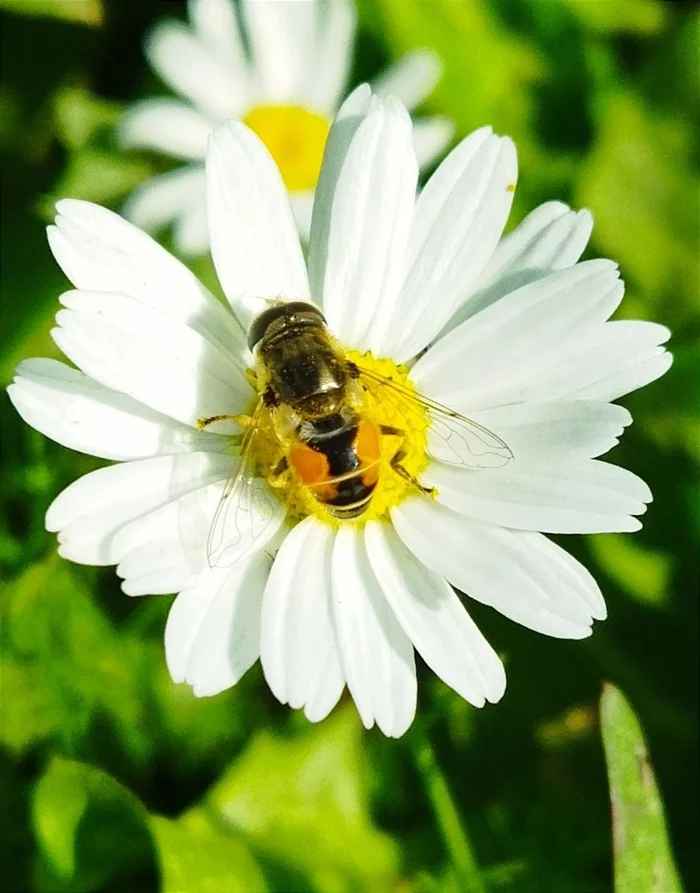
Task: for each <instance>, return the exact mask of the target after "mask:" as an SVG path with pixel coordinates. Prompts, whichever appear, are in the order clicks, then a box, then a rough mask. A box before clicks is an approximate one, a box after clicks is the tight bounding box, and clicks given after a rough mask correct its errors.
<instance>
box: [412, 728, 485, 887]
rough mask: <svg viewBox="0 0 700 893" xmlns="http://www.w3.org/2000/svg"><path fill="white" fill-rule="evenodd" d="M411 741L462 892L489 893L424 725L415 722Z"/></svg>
mask: <svg viewBox="0 0 700 893" xmlns="http://www.w3.org/2000/svg"><path fill="white" fill-rule="evenodd" d="M411 738H412V740H413V756H414V759H415V761H416V765H417V767H418V771H419V773H420V775H421V778H422V779H423V783H424V784H425V790H426V792H427V794H428V799H429V800H430V804H431V806H432V808H433V812H434V813H435V818H436V819H437V822H438V825H439V827H440V833H441V834H442V838H443V841H444V843H445V847H446V849H447V851H448V853H449V855H450V859H451V861H452V867H453V869H454V872H455V875H456V877H457V880H458V882H459V887H460V890H461V891H462V893H486V888H485V887H484V884H483V882H482V879H481V876H480V873H479V866H478V864H477V861H476V858H475V856H474V853H473V852H472V849H471V846H470V844H469V838H468V837H467V834H466V832H465V830H464V828H463V827H462V821H461V819H460V815H459V810H458V809H457V804H456V803H455V801H454V800H453V798H452V794H451V793H450V789H449V787H448V784H447V781H446V779H445V776H444V774H443V772H442V770H441V769H440V766H439V764H438V761H437V758H436V756H435V751H434V749H433V746H432V744H431V743H430V740H429V739H428V736H427V734H426V732H425V729H424V728H423V726H422V724H421V723H420V722H415V723H414V725H413V729H412V730H411Z"/></svg>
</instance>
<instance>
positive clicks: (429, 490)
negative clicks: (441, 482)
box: [389, 448, 437, 497]
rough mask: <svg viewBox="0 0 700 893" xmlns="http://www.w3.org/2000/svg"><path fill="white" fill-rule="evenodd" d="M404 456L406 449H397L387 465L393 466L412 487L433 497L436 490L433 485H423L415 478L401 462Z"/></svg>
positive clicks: (435, 494)
mask: <svg viewBox="0 0 700 893" xmlns="http://www.w3.org/2000/svg"><path fill="white" fill-rule="evenodd" d="M405 458H406V451H405V450H404V449H403V448H402V449H399V450H398V451H397V452H396V453H394V455H393V457H392V458H391V461H390V462H389V465H391V467H392V468H393V470H394V471H395V472H396V473H397V474H398V475H399V477H402V478H403V479H404V480H405V481H407V482H408V483H409V484H410V485H411V486H412V487H415V489H416V490H418V492H419V493H423V494H424V495H425V496H430V497H434V496H437V490H436V489H435V487H424V486H423V484H421V483H420V481H419V480H417V478H415V477H414V476H413V475H412V474H411V472H410V471H407V470H406V469H405V468H404V467H403V465H402V464H401V462H402V461H403V459H405Z"/></svg>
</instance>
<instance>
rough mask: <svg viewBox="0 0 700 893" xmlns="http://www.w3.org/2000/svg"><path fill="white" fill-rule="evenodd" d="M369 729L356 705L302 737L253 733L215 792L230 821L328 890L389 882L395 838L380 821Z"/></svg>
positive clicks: (221, 810) (214, 798)
mask: <svg viewBox="0 0 700 893" xmlns="http://www.w3.org/2000/svg"><path fill="white" fill-rule="evenodd" d="M366 777H367V766H366V764H365V760H364V754H363V750H362V731H361V727H360V724H359V721H358V718H357V714H356V713H355V711H354V710H353V709H351V708H348V709H347V710H344V711H341V712H338V713H337V715H336V716H334V717H332V718H331V719H328V720H326V721H325V722H324V723H323V724H322V725H320V726H315V727H313V728H312V729H310V730H309V731H308V732H307V733H306V734H305V735H304V736H303V737H301V738H298V739H294V740H284V739H280V738H277V737H274V736H273V735H271V734H269V733H268V732H261V733H259V734H258V735H256V737H255V738H254V739H253V741H252V743H251V744H250V746H249V748H248V750H247V751H246V752H245V753H244V754H243V756H242V757H241V758H240V759H239V760H238V761H237V762H236V763H234V765H233V766H232V767H231V769H230V770H229V771H228V772H227V773H226V774H225V775H224V777H223V778H222V779H221V780H220V782H219V783H218V784H217V785H216V787H215V788H214V789H213V791H212V792H211V795H210V798H209V800H210V804H211V806H212V807H213V808H214V809H215V810H216V812H217V813H218V814H219V815H220V816H221V818H222V819H223V820H224V821H225V822H226V823H227V824H228V825H230V826H231V827H234V828H237V829H238V830H240V831H242V832H244V833H245V834H247V835H248V836H249V837H250V838H251V840H253V841H255V843H256V845H257V847H258V848H259V849H260V850H261V851H264V852H266V853H267V854H268V855H269V856H270V857H272V858H274V859H276V860H281V861H282V862H285V863H287V864H288V865H289V866H290V867H291V868H293V869H296V870H301V871H303V872H305V873H306V874H307V875H308V876H309V878H310V879H311V880H312V881H313V883H314V884H315V885H316V886H317V887H318V888H319V889H321V890H332V891H338V893H342V891H346V890H347V891H355V890H387V889H389V887H390V886H391V884H392V880H393V879H394V878H395V874H396V868H397V864H396V863H397V854H396V849H395V847H394V845H393V843H392V842H391V841H390V840H389V838H387V837H386V836H385V835H384V834H382V833H381V832H379V831H377V830H376V828H375V827H374V826H373V824H372V821H371V819H370V815H369V804H368V797H367V792H366V789H365V785H364V780H365V779H366Z"/></svg>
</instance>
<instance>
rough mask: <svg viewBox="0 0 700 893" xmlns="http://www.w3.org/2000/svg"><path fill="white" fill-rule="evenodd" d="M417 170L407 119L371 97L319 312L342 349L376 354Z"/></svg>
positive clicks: (345, 180) (337, 205)
mask: <svg viewBox="0 0 700 893" xmlns="http://www.w3.org/2000/svg"><path fill="white" fill-rule="evenodd" d="M417 179H418V166H417V163H416V157H415V151H414V149H413V135H412V128H411V119H410V118H409V116H408V113H407V112H406V110H405V109H404V108H403V107H402V106H401V104H400V103H399V102H398V101H397V100H396V99H394V98H393V97H389V98H388V99H386V100H383V101H382V100H379V99H377V98H376V97H375V98H373V99H372V101H371V103H370V107H369V110H368V113H367V116H366V118H365V120H364V121H363V122H362V124H361V125H360V127H359V128H358V129H357V131H356V133H355V135H354V137H353V140H352V143H351V145H350V147H349V150H348V152H347V154H346V156H345V159H344V161H343V165H342V169H341V171H340V175H339V177H338V180H337V183H336V187H335V194H334V196H333V200H332V209H331V217H330V233H329V239H328V245H327V257H326V266H325V274H324V276H323V285H322V300H323V310H324V313H325V314H326V318H327V319H328V323H329V326H330V327H331V330H332V331H333V332H334V333H335V334H336V335H337V336H338V337H339V338H340V339H341V340H342V341H344V342H345V343H346V344H348V345H351V346H353V347H358V348H360V349H369V348H372V349H374V350H379V349H380V348H379V345H380V344H381V340H382V334H383V330H384V327H385V325H386V320H387V318H388V316H389V315H390V313H391V310H392V308H393V305H394V303H395V301H396V296H397V293H398V290H399V287H400V285H401V279H402V276H403V261H404V254H405V250H406V243H407V239H408V233H409V229H410V223H411V212H412V209H413V202H414V198H415V189H416V182H417Z"/></svg>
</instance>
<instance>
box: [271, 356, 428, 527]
mask: <svg viewBox="0 0 700 893" xmlns="http://www.w3.org/2000/svg"><path fill="white" fill-rule="evenodd" d="M340 351H341V353H342V354H343V355H344V356H345V358H346V359H347V360H348V361H349V362H351V363H355V364H356V365H357V366H359V368H360V369H361V370H367V371H368V372H373V373H375V374H379V375H382V376H383V377H384V378H388V379H391V380H393V381H395V382H397V383H398V384H399V385H402V386H403V387H404V388H408V389H410V391H412V392H414V391H415V389H414V387H413V384H412V382H411V381H410V379H409V377H408V368H407V367H406V366H399V365H397V364H396V363H394V362H393V361H392V360H389V359H377V358H375V357H373V356H372V354H371V353H364V354H360V353H359V352H357V351H345V350H342V348H341V349H340ZM256 372H257V387H258V393H259V394H262V393H263V391H264V389H265V387H266V384H267V383H266V381H265V378H266V377H265V375H264V370H262V369H258V370H256ZM361 382H363V384H362V385H359V384H358V387H357V395H356V398H355V399H353V398H350V403H351V405H352V406H353V407H354V409H355V411H356V412H357V414H358V416H359V417H360V418H365V419H369V420H370V421H371V422H373V423H374V424H375V425H376V426H377V427H379V426H385V427H387V428H393V429H398V430H399V431H400V432H401V433H400V434H384V433H380V435H379V445H380V454H381V455H380V459H379V476H378V480H377V484H376V487H375V488H374V491H373V493H372V497H371V500H370V502H369V505H368V507H367V509H366V510H365V511H364V512H363V514H362V515H360V516H359V517H358V518H353V519H350V520H342V519H339V518H336V517H334V516H333V515H332V514H331V513H330V512H329V511H328V509H327V508H326V507H325V506H324V505H323V503H322V502H319V501H318V500H317V499H315V498H314V496H313V493H312V491H311V490H310V488H309V487H308V486H304V484H302V482H301V481H300V479H299V478H298V477H297V475H296V473H295V472H294V471H293V470H292V469H291V468H287V469H286V470H284V471H283V472H282V473H280V472H279V467H280V460H282V459H284V458H286V457H287V456H288V455H289V451H290V449H291V447H292V446H293V445H294V443H296V442H298V441H297V440H296V439H295V438H290V440H289V442H286V441H285V440H284V438H280V437H279V435H278V433H277V430H278V425H277V424H276V422H275V417H274V413H275V410H272V411H271V412H266V413H265V414H264V418H263V420H262V422H261V423H260V427H259V428H258V434H257V436H256V437H255V438H254V439H253V449H254V451H255V460H256V463H257V468H258V473H259V474H260V475H261V476H262V477H264V478H265V479H266V480H267V481H268V483H269V484H270V485H271V487H272V488H273V490H274V492H275V493H276V494H277V495H278V497H279V498H280V499H281V500H282V501H283V502H284V503H285V505H286V507H287V511H288V514H289V515H290V516H291V517H292V518H297V519H301V518H305V517H306V516H307V515H315V516H316V517H317V518H318V519H319V520H320V521H322V522H324V523H326V524H329V525H331V526H333V527H340V526H341V525H343V524H352V525H354V526H356V527H362V526H364V525H365V524H366V523H367V522H368V521H376V520H379V519H382V518H386V517H387V516H388V513H389V511H390V509H392V508H393V507H394V506H396V505H398V504H399V503H400V502H401V501H402V500H404V499H406V498H407V497H408V496H413V495H415V494H416V493H417V492H418V489H417V488H416V486H415V485H414V484H413V483H412V482H411V479H412V480H415V481H417V480H419V479H420V475H421V474H422V472H423V471H424V470H425V468H426V467H427V465H428V457H427V455H426V448H427V440H428V428H429V426H430V419H429V417H428V415H427V413H426V411H425V410H424V408H423V406H422V404H421V403H419V402H418V401H412V400H411V401H410V405H409V403H408V402H407V401H408V400H409V399H410V398H407V397H406V396H405V394H398V393H397V392H396V391H394V390H393V389H391V388H390V387H386V386H383V385H380V384H375V382H374V381H372V380H370V379H361ZM364 382H366V386H365V385H364ZM399 450H401V451H402V452H403V454H404V455H403V457H402V458H401V460H400V464H401V467H402V468H403V470H404V472H405V473H406V474H405V475H402V474H401V473H399V472H398V471H396V470H395V468H394V467H393V466H392V460H394V459H395V456H396V454H397V453H398V452H399Z"/></svg>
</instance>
